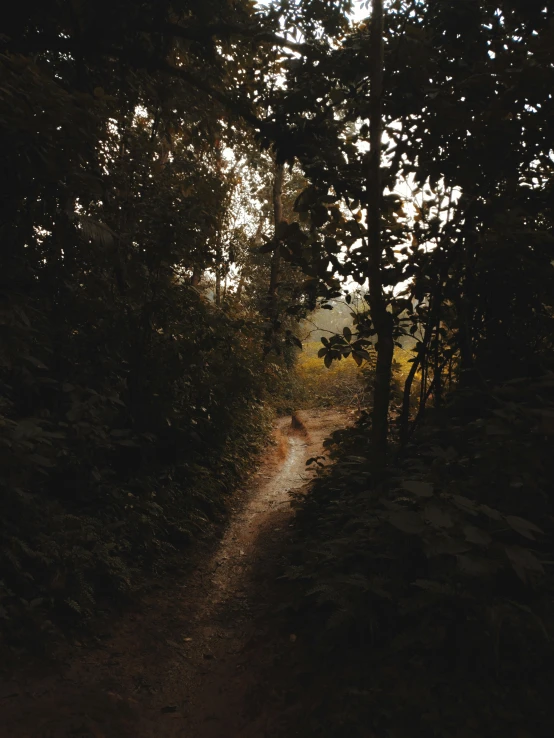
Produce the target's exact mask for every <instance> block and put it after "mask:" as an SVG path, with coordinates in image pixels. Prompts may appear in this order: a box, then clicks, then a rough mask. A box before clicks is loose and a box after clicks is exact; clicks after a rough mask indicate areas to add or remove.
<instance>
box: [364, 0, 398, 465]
mask: <svg viewBox="0 0 554 738" xmlns="http://www.w3.org/2000/svg"><path fill="white" fill-rule="evenodd" d="M383 27H384V23H383V0H373V12H372V15H371V35H370V44H371V48H370V64H371V69H370V75H371V91H370V101H369V102H370V125H369V152H370V155H369V172H368V209H367V225H368V242H369V243H368V257H369V258H368V261H369V264H368V277H369V306H370V310H371V318H372V320H373V325H374V327H375V330H376V332H377V366H376V369H375V389H374V393H373V415H372V427H371V437H372V447H373V457H374V468H375V471H376V474H377V476H379V475H380V473H382V471H383V469H384V467H385V466H386V456H387V445H388V425H389V422H388V414H389V403H390V385H391V373H392V358H393V351H394V344H393V339H392V325H393V324H392V315H391V314H390V313H389V312H388V310H387V300H386V297H385V293H384V290H383V279H382V277H383V275H382V260H383V247H382V243H381V199H382V183H381V139H382V135H383V63H384V62H383V56H384V47H383Z"/></svg>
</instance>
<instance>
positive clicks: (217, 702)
mask: <svg viewBox="0 0 554 738" xmlns="http://www.w3.org/2000/svg"><path fill="white" fill-rule="evenodd" d="M301 420H302V422H303V424H304V428H303V429H302V428H300V429H296V430H291V429H290V424H291V419H290V418H284V419H281V420H280V421H279V422H278V423H277V424H276V427H275V430H274V434H275V444H274V446H273V447H272V448H271V450H270V451H269V452H268V453H267V454H266V457H265V458H264V460H263V462H262V463H261V465H260V467H259V469H258V471H257V472H256V474H255V475H253V477H252V478H251V479H250V482H249V484H248V487H247V489H246V490H244V491H243V493H242V494H241V495H239V496H238V497H237V498H236V500H235V510H234V512H233V514H232V516H231V519H230V522H229V525H228V527H227V529H226V531H225V533H224V535H223V537H222V539H221V540H220V541H219V542H218V543H217V545H216V546H212V547H211V549H210V550H207V551H204V552H203V553H200V554H198V560H197V561H195V566H194V569H193V570H192V571H189V572H188V573H187V574H181V575H179V574H177V575H173V577H172V578H171V579H168V580H163V581H161V582H160V583H159V584H158V586H157V587H156V588H153V590H151V592H150V594H149V595H148V596H146V597H145V598H144V599H143V600H142V602H141V604H140V606H139V607H138V608H135V610H134V611H129V612H126V613H124V614H122V615H121V616H119V618H118V619H117V620H116V622H111V623H110V632H108V633H104V634H103V637H102V638H97V639H96V642H95V643H77V644H74V647H73V648H72V649H71V652H68V654H67V655H66V658H65V660H64V662H63V663H59V662H58V663H57V665H56V667H55V668H50V669H49V670H48V673H45V674H44V675H40V674H37V672H36V671H32V672H29V671H27V673H25V674H19V675H18V676H17V678H12V679H11V680H10V681H9V682H5V683H3V684H0V715H2V720H1V721H0V738H264V736H267V738H269V737H271V738H277V736H280V735H287V736H294V735H295V733H294V731H291V729H290V727H288V728H286V727H285V725H286V723H287V708H288V705H289V703H290V702H296V703H297V702H298V701H299V700H300V701H301V695H300V696H299V695H298V694H294V695H290V694H288V693H287V690H286V675H285V678H283V668H285V667H284V664H285V663H286V662H287V661H288V660H289V656H290V654H291V651H294V649H295V648H296V646H297V644H296V636H295V634H294V633H288V632H287V631H286V630H284V629H283V628H282V627H280V626H279V624H278V622H279V621H278V619H277V618H276V617H275V610H276V609H278V607H279V604H280V603H279V601H278V600H276V592H277V591H278V587H276V586H275V585H276V578H277V577H278V576H279V574H280V572H281V571H282V566H283V555H284V553H285V552H286V550H287V544H288V539H289V536H290V532H291V527H292V516H293V510H292V509H291V505H290V496H289V492H290V491H293V490H295V491H298V489H299V488H301V487H302V486H304V485H306V484H307V483H308V482H309V480H310V478H311V476H312V475H313V472H312V471H310V470H309V469H308V468H307V467H306V460H307V459H308V458H310V457H312V456H317V455H320V454H323V453H324V451H323V441H324V439H325V438H326V437H327V436H328V435H329V434H330V433H331V432H332V431H333V430H336V429H337V428H340V427H344V426H345V425H347V424H348V423H349V422H350V420H351V417H350V415H349V413H347V412H343V411H339V410H314V411H307V412H304V413H302V414H301ZM284 622H286V621H284ZM281 624H282V623H281ZM283 685H285V686H283ZM281 729H282V731H284V732H281Z"/></svg>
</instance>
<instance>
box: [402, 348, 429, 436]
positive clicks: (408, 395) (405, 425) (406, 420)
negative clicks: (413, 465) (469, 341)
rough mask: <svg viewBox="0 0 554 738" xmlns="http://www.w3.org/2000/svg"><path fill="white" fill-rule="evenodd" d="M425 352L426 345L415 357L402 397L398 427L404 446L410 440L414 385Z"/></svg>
mask: <svg viewBox="0 0 554 738" xmlns="http://www.w3.org/2000/svg"><path fill="white" fill-rule="evenodd" d="M424 352H425V345H424V344H423V343H422V344H421V345H420V349H419V352H418V354H417V356H415V357H414V361H413V362H412V366H411V367H410V371H409V372H408V376H407V377H406V382H405V383H404V394H403V396H402V410H401V411H400V417H399V419H398V425H399V428H400V445H401V446H404V445H405V444H406V441H407V439H408V435H409V428H410V401H411V399H412V385H413V383H414V379H415V375H416V374H417V370H418V369H419V365H420V364H421V360H422V356H423V354H424Z"/></svg>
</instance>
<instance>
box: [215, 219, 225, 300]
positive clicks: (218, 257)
mask: <svg viewBox="0 0 554 738" xmlns="http://www.w3.org/2000/svg"><path fill="white" fill-rule="evenodd" d="M222 259H223V251H222V248H221V229H218V231H217V235H216V242H215V304H216V305H217V306H218V307H220V306H221V261H222Z"/></svg>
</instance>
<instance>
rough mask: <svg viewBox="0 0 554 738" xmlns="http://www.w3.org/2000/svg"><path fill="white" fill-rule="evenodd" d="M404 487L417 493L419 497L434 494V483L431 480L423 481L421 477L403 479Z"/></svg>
mask: <svg viewBox="0 0 554 738" xmlns="http://www.w3.org/2000/svg"><path fill="white" fill-rule="evenodd" d="M402 489H405V490H407V491H408V492H411V493H412V494H414V495H417V497H432V496H433V485H432V484H430V483H429V482H422V481H420V480H419V479H407V480H405V481H403V482H402Z"/></svg>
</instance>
